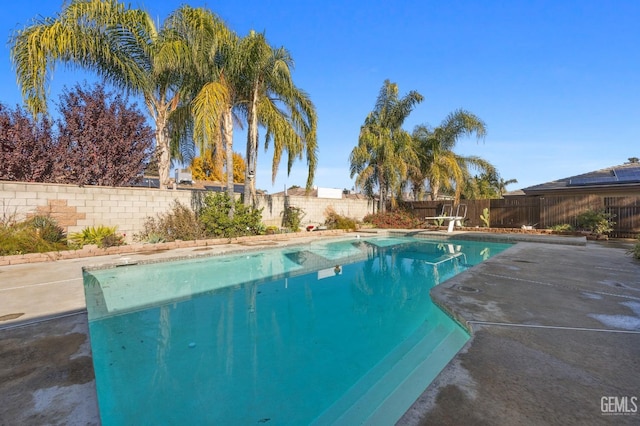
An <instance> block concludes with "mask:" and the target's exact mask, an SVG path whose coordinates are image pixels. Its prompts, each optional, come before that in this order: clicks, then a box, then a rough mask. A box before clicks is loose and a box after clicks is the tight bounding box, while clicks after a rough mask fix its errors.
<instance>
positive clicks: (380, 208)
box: [378, 174, 387, 213]
mask: <svg viewBox="0 0 640 426" xmlns="http://www.w3.org/2000/svg"><path fill="white" fill-rule="evenodd" d="M378 184H379V185H380V199H379V200H378V202H379V204H378V211H379V212H380V213H384V212H386V211H387V203H386V195H387V194H386V189H387V185H386V183H385V181H384V178H383V177H382V174H380V177H379V178H378Z"/></svg>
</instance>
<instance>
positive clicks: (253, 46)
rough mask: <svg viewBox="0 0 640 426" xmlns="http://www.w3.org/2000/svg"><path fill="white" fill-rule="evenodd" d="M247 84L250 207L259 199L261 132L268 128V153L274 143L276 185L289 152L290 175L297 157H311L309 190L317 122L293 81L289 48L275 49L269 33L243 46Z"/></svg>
mask: <svg viewBox="0 0 640 426" xmlns="http://www.w3.org/2000/svg"><path fill="white" fill-rule="evenodd" d="M240 55H241V57H242V59H241V61H242V63H241V68H242V73H241V74H242V76H243V79H244V94H245V100H244V102H243V103H244V105H243V107H242V108H243V109H244V112H245V114H246V120H247V125H248V126H247V127H248V129H247V150H246V156H247V157H246V158H247V171H246V176H245V188H244V194H245V198H244V202H245V204H247V205H248V204H250V203H251V202H252V201H254V200H255V194H256V186H255V172H256V169H257V162H258V143H259V142H258V127H259V126H260V125H262V126H263V127H264V128H265V129H266V136H265V148H266V147H268V146H269V143H270V142H271V141H273V144H274V156H273V161H272V168H271V178H272V181H275V177H276V174H277V172H278V168H279V164H280V160H281V158H282V154H283V153H284V152H287V153H288V160H287V166H288V167H287V173H289V172H291V167H292V165H293V162H294V160H295V159H296V158H298V157H301V156H302V154H303V153H304V154H306V157H307V163H308V167H309V169H308V177H307V189H310V188H311V186H312V184H313V178H314V174H315V168H316V161H317V156H316V150H317V141H316V126H317V117H316V111H315V107H314V105H313V103H312V102H311V100H310V98H309V96H308V95H307V94H306V93H305V92H304V91H303V90H301V89H299V88H297V87H296V86H295V85H294V83H293V80H292V77H291V69H292V68H293V59H292V58H291V55H290V54H289V52H288V51H287V50H286V49H285V48H282V47H281V48H278V49H274V48H272V47H271V46H270V45H269V44H268V42H267V40H266V38H265V36H264V34H258V33H256V32H254V31H251V32H250V33H249V35H247V36H246V37H245V38H243V39H242V41H241V42H240Z"/></svg>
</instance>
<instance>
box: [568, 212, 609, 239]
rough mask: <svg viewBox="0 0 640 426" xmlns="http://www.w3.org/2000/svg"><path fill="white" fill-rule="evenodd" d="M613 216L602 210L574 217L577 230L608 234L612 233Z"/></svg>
mask: <svg viewBox="0 0 640 426" xmlns="http://www.w3.org/2000/svg"><path fill="white" fill-rule="evenodd" d="M613 217H614V215H613V214H611V213H607V212H605V211H604V210H602V209H600V210H587V211H585V212H583V213H580V214H579V215H578V216H577V217H576V223H577V225H578V228H581V229H584V230H585V231H591V232H593V233H594V234H608V233H609V232H611V231H613V225H615V222H613V221H612V220H611V219H613Z"/></svg>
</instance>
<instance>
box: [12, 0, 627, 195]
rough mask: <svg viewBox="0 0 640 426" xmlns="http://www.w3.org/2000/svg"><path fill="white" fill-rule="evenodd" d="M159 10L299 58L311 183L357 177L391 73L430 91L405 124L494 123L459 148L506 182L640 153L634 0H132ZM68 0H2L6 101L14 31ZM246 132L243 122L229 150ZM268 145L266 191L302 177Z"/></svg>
mask: <svg viewBox="0 0 640 426" xmlns="http://www.w3.org/2000/svg"><path fill="white" fill-rule="evenodd" d="M126 3H128V4H130V5H132V6H134V7H142V8H144V9H146V10H147V11H148V12H149V13H150V14H151V16H153V17H154V18H156V20H157V21H158V22H162V21H163V20H164V19H165V18H166V17H167V16H168V15H169V13H171V12H172V11H174V10H175V9H177V8H178V7H180V6H181V5H182V4H185V3H186V4H189V5H190V6H193V7H201V6H205V7H208V8H209V9H211V10H212V11H213V12H214V13H216V14H217V15H218V16H220V18H222V19H223V20H224V21H225V22H226V23H227V25H228V26H229V28H231V29H232V30H234V31H235V32H236V33H238V34H239V35H240V36H244V35H246V34H248V33H249V31H250V30H255V31H257V32H264V33H265V35H266V37H267V39H268V41H269V43H270V44H271V45H272V46H274V47H280V46H283V47H285V48H287V49H288V50H289V51H290V53H291V56H292V57H293V59H294V61H295V69H294V71H293V79H294V82H295V83H296V85H297V86H298V87H300V88H301V89H303V90H305V91H306V92H307V93H309V95H310V97H311V99H312V101H313V102H314V104H315V106H316V109H317V115H318V167H317V170H316V178H315V182H314V184H315V185H317V186H320V187H328V188H347V189H351V188H352V187H353V186H354V178H351V177H350V173H349V154H350V153H351V150H352V149H353V148H354V147H355V146H356V145H357V143H358V134H359V131H360V126H361V125H362V124H363V123H364V120H365V118H366V116H367V114H368V113H369V112H370V111H371V110H373V109H374V106H375V101H376V97H377V96H378V92H379V91H380V88H381V87H382V84H383V82H384V80H385V79H389V80H390V81H391V82H394V83H397V84H398V87H399V91H400V94H401V95H404V94H406V93H408V92H409V91H411V90H416V91H418V92H419V93H420V94H422V95H423V96H424V101H423V102H422V103H421V104H419V105H418V106H417V107H416V108H415V109H414V110H413V112H412V113H411V115H410V116H409V117H408V118H407V120H406V121H405V124H404V126H403V127H404V129H405V130H407V131H409V132H411V131H412V130H413V128H414V127H415V126H416V125H419V124H427V125H430V126H438V125H439V124H440V123H441V122H442V121H443V120H444V119H445V117H446V116H447V115H448V114H449V113H451V112H453V111H455V110H457V109H460V108H463V109H465V110H467V111H470V112H472V113H474V114H476V115H477V116H478V117H480V118H481V119H482V120H483V121H484V122H485V123H486V127H487V135H486V137H485V138H484V139H482V140H480V141H478V140H477V139H475V138H469V139H466V138H465V139H461V140H459V141H458V144H457V145H456V148H455V151H456V152H457V153H458V154H461V155H477V156H480V157H482V158H484V159H485V160H488V161H489V162H491V163H492V164H493V165H495V166H496V168H497V169H498V172H499V173H500V175H501V177H502V178H504V179H505V180H507V179H517V180H518V183H517V184H512V185H510V186H509V187H508V189H509V190H515V189H519V188H525V187H528V186H532V185H537V184H540V183H544V182H549V181H552V180H556V179H561V178H564V177H569V176H573V175H577V174H581V173H586V172H589V171H593V170H597V169H601V168H605V167H609V166H614V165H619V164H622V163H624V162H626V161H627V159H628V158H629V157H640V143H639V142H638V139H639V135H640V47H639V46H640V25H638V22H639V21H640V2H639V1H637V0H614V1H597V0H575V1H573V0H549V1H536V0H530V1H519V0H514V1H492V0H483V1H480V0H478V1H457V0H452V1H433V0H418V1H402V0H399V1H397V2H390V1H388V0H385V1H381V0H369V1H347V0H342V1H339V0H323V1H311V0H310V1H299V0H298V1H289V0H283V1H267V0H261V1H254V0H245V1H237V0H220V1H208V2H203V1H188V0H186V1H183V0H180V1H162V0H155V1H146V2H142V1H136V0H132V1H128V2H126ZM62 4H63V2H62V1H61V0H38V1H35V0H24V1H18V2H11V3H8V4H7V3H5V4H4V5H3V8H4V10H3V13H2V15H1V16H0V34H2V35H3V36H4V37H5V39H6V40H7V43H5V44H3V49H2V52H1V53H0V82H1V87H2V90H1V91H0V102H1V103H3V104H5V105H9V106H12V107H13V106H15V105H16V104H22V99H21V95H20V91H19V88H18V86H17V85H16V77H15V72H14V69H13V67H12V63H11V59H10V54H9V46H8V40H9V37H10V35H11V34H12V33H13V31H15V30H17V29H20V28H23V27H24V26H25V25H27V24H29V22H30V21H31V19H33V18H35V17H37V16H41V17H42V16H45V17H49V16H55V14H56V13H58V12H59V11H60V10H61V7H62ZM52 78H53V80H52V82H51V84H50V87H49V88H50V92H49V99H50V105H55V104H54V103H53V102H54V101H55V100H56V99H57V98H58V96H59V95H60V93H61V91H62V89H63V87H65V86H67V87H70V86H72V85H74V84H75V83H76V82H82V81H84V80H88V81H92V79H93V78H94V77H93V76H92V75H91V74H84V73H82V72H78V71H77V70H67V69H65V68H64V67H63V66H58V67H57V68H56V69H55V71H54V73H53V74H52ZM245 138H246V136H245V133H244V130H243V129H236V131H235V135H234V150H236V151H238V152H241V153H244V147H245V144H246V139H245ZM271 159H272V152H269V151H267V152H264V151H263V150H260V153H259V155H258V170H257V175H256V179H257V187H258V188H260V189H264V190H266V191H268V192H269V193H274V192H278V191H282V190H283V188H284V186H285V185H286V186H291V185H300V186H304V185H305V182H306V177H307V164H306V159H303V160H301V161H297V162H296V163H295V164H294V166H293V169H292V171H291V174H290V175H289V176H287V173H286V163H285V162H283V163H282V164H281V167H280V171H279V173H278V176H277V179H276V181H275V183H273V184H272V182H271Z"/></svg>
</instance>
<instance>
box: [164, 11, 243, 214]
mask: <svg viewBox="0 0 640 426" xmlns="http://www.w3.org/2000/svg"><path fill="white" fill-rule="evenodd" d="M166 28H167V32H168V33H170V34H171V37H172V39H173V40H175V41H176V45H177V46H185V47H186V51H185V52H181V51H173V52H172V53H173V56H174V57H173V59H174V61H176V62H180V59H181V58H182V59H183V61H182V62H181V66H182V67H183V69H185V70H187V71H186V74H187V75H188V78H187V79H185V85H184V89H183V91H184V99H183V100H182V102H181V106H180V108H179V110H178V111H177V113H176V116H179V117H181V118H180V119H179V120H177V122H176V123H175V125H174V127H173V129H174V135H175V139H177V140H181V141H182V142H183V144H188V143H189V140H190V139H193V141H194V142H195V144H196V145H197V147H198V148H199V149H200V152H205V151H206V150H207V149H210V150H211V151H212V152H213V153H214V158H215V162H216V163H217V166H220V163H221V160H222V157H223V155H222V153H224V158H225V160H226V161H225V162H226V175H227V176H226V181H227V194H228V195H229V198H230V199H233V192H234V187H233V181H234V180H233V123H234V110H235V109H236V108H238V106H239V105H240V102H241V100H242V90H241V88H242V74H241V65H242V63H241V61H240V59H239V58H240V45H239V39H238V37H237V36H236V34H235V33H233V32H232V31H230V30H229V29H228V28H227V27H226V25H225V24H224V23H223V22H222V20H220V19H219V18H218V17H217V16H216V15H215V14H213V13H212V12H211V11H210V10H208V9H204V8H192V7H190V6H183V7H181V8H179V9H178V10H177V11H176V12H174V13H173V14H172V15H171V16H170V17H169V18H168V19H167V25H166ZM236 121H237V120H236ZM229 214H230V216H232V215H233V209H232V210H231V211H230V212H229Z"/></svg>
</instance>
